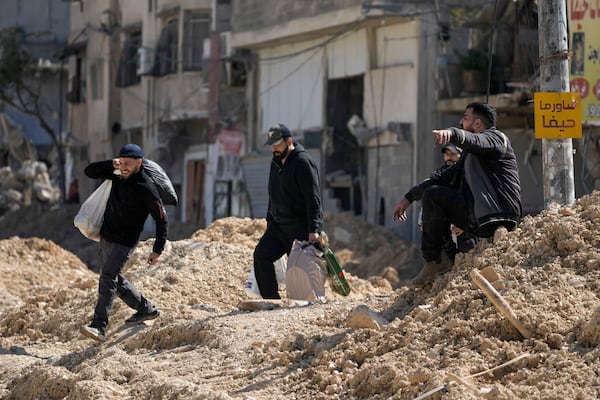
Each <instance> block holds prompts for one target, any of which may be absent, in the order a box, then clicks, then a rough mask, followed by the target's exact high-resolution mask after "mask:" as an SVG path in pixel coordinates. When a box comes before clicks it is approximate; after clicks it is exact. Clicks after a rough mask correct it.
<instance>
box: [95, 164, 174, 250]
mask: <svg viewBox="0 0 600 400" xmlns="http://www.w3.org/2000/svg"><path fill="white" fill-rule="evenodd" d="M84 173H85V174H86V175H87V176H88V177H90V178H92V179H110V180H112V181H113V183H112V189H111V192H110V196H109V198H108V203H107V204H106V211H105V212H104V222H103V223H102V228H101V229H100V236H101V237H103V238H104V239H106V240H108V241H110V242H115V243H119V244H122V245H124V246H134V245H135V244H136V243H137V242H138V240H139V238H140V234H141V233H142V230H143V229H144V223H145V222H146V219H147V218H148V214H150V215H152V218H153V219H154V222H155V225H156V240H155V241H154V245H153V248H152V251H153V252H155V253H158V254H160V253H162V251H163V249H164V247H165V243H166V240H167V213H166V211H165V209H164V207H163V204H162V202H161V200H160V196H159V195H158V191H157V189H156V186H154V183H152V181H151V180H150V178H149V177H148V175H146V173H145V172H144V169H143V167H142V169H141V170H140V171H139V172H138V173H137V174H134V175H132V176H131V177H130V178H129V179H122V178H121V177H120V176H119V175H115V174H114V168H113V163H112V160H106V161H98V162H94V163H91V164H90V165H88V166H87V167H86V168H85V170H84Z"/></svg>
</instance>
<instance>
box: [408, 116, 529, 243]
mask: <svg viewBox="0 0 600 400" xmlns="http://www.w3.org/2000/svg"><path fill="white" fill-rule="evenodd" d="M450 130H452V138H451V139H450V143H452V144H455V145H457V146H460V147H462V149H463V153H462V156H461V159H460V160H459V161H458V162H457V163H456V164H454V165H453V166H451V167H450V168H448V169H446V170H444V171H443V172H442V173H441V174H439V175H437V176H432V177H431V178H429V179H427V180H426V181H424V182H423V183H421V184H420V185H417V186H415V187H414V188H412V189H411V190H410V191H409V192H408V193H407V194H406V195H405V197H406V199H407V200H409V201H411V202H412V201H414V200H420V199H421V196H422V194H423V190H424V189H425V188H426V187H428V186H431V185H435V184H441V185H446V186H453V187H457V188H460V190H461V191H462V193H463V194H464V196H465V198H466V199H467V202H468V203H469V205H470V207H469V208H470V210H469V213H470V220H471V224H473V226H476V227H477V228H478V231H479V233H480V235H481V236H485V235H486V234H489V232H490V231H492V230H493V228H494V227H495V226H498V225H504V226H506V228H508V229H509V230H511V229H513V228H514V227H516V225H517V224H518V222H519V220H520V218H521V214H522V205H521V184H520V180H519V169H518V165H517V159H516V157H515V153H514V151H513V149H512V146H511V144H510V141H509V140H508V137H507V136H506V135H505V134H504V133H503V132H501V131H499V130H497V129H496V128H495V127H492V128H490V129H487V130H485V131H483V132H480V133H472V132H467V131H465V130H462V129H459V128H450Z"/></svg>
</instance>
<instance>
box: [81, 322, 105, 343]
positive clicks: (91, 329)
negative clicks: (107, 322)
mask: <svg viewBox="0 0 600 400" xmlns="http://www.w3.org/2000/svg"><path fill="white" fill-rule="evenodd" d="M79 332H80V333H81V334H82V335H85V336H87V337H89V338H92V339H94V340H96V341H98V342H100V343H102V342H104V341H105V340H106V335H105V334H104V329H100V328H96V327H95V326H91V325H90V326H87V325H84V326H82V327H81V328H79Z"/></svg>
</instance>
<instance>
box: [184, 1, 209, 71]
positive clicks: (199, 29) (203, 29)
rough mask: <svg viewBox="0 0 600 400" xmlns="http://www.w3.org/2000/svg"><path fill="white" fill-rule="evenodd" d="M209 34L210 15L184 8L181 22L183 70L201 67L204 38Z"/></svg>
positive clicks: (196, 69)
mask: <svg viewBox="0 0 600 400" xmlns="http://www.w3.org/2000/svg"><path fill="white" fill-rule="evenodd" d="M209 35H210V15H209V14H207V13H205V12H201V11H194V10H186V11H185V13H184V24H183V48H182V53H183V70H184V71H200V70H201V69H202V51H203V43H204V39H206V38H208V37H209Z"/></svg>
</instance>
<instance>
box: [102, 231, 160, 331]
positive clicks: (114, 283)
mask: <svg viewBox="0 0 600 400" xmlns="http://www.w3.org/2000/svg"><path fill="white" fill-rule="evenodd" d="M133 249H134V248H133V247H128V246H123V245H121V244H118V243H113V242H109V241H107V240H104V239H103V238H101V239H100V266H101V270H100V280H99V282H98V302H97V303H96V309H95V310H94V319H93V320H92V324H91V325H92V326H94V327H96V328H100V329H103V330H104V329H106V327H107V326H108V315H109V314H110V310H111V308H112V304H113V301H114V299H115V296H119V298H120V299H121V300H123V301H124V302H125V304H127V305H128V306H129V307H131V308H133V309H134V310H137V311H147V312H151V311H152V310H153V309H154V306H153V305H152V304H151V303H150V302H149V301H148V300H147V299H146V298H144V297H143V296H142V295H141V294H140V292H139V291H138V290H137V289H136V288H135V287H134V286H133V285H132V284H131V282H129V281H128V280H127V278H125V277H124V276H123V275H122V274H121V272H122V271H123V266H124V265H125V263H126V262H127V260H128V259H129V256H130V255H131V253H132V252H133Z"/></svg>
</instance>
